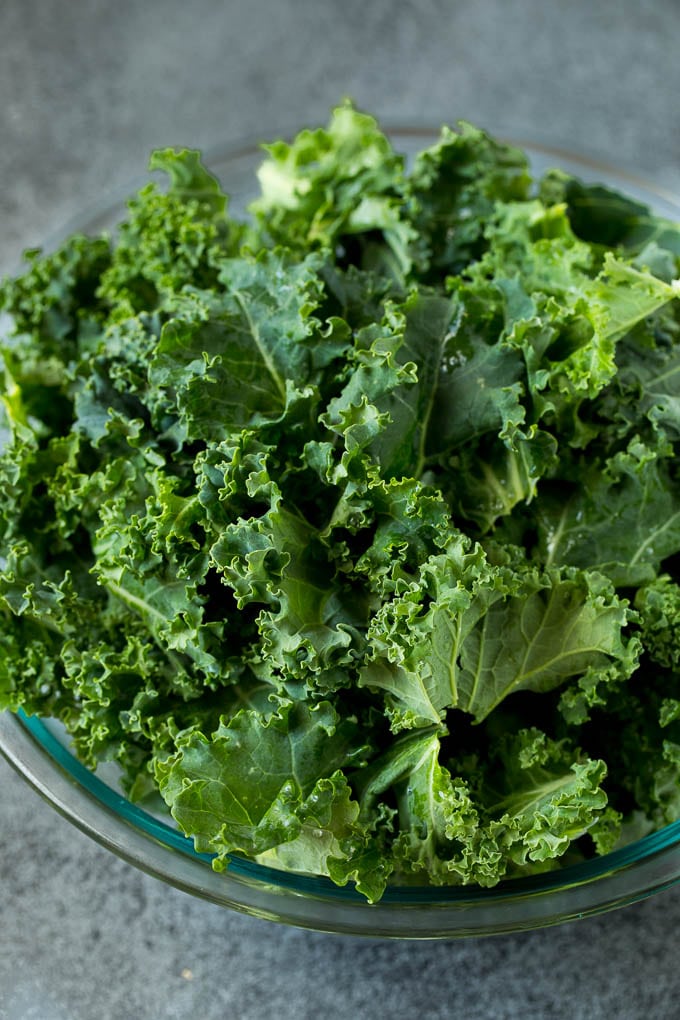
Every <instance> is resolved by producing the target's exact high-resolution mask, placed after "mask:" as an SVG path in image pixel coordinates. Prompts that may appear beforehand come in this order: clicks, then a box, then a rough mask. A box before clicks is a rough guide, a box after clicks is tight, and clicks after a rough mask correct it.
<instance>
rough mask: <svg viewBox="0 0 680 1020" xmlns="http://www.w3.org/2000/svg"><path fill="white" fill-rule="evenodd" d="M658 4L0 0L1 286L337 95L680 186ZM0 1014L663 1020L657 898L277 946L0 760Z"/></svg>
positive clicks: (276, 938) (309, 938) (256, 925)
mask: <svg viewBox="0 0 680 1020" xmlns="http://www.w3.org/2000/svg"><path fill="white" fill-rule="evenodd" d="M679 46H680V5H678V4H677V3H676V2H675V0H656V2H655V0H618V2H616V3H615V2H609V0H606V2H600V3H597V2H593V0H590V2H581V0H575V2H571V3H569V4H559V3H555V2H553V3H551V2H549V0H515V2H513V3H507V2H503V0H460V2H458V0H448V2H447V0H418V2H412V3H403V2H397V0H371V2H367V0H343V2H342V3H332V2H328V0H268V2H266V0H247V2H246V0H232V2H231V3H225V2H224V0H222V2H219V0H193V2H192V3H190V4H189V3H182V2H180V0H146V2H145V3H134V2H133V0H119V2H118V3H117V4H110V3H106V2H104V0H73V2H69V3H66V2H64V0H62V2H58V0H2V4H0V223H1V224H2V229H1V231H0V270H1V269H7V268H8V267H10V266H12V265H14V264H16V262H17V260H18V258H19V255H20V252H21V250H22V248H24V247H29V246H33V245H35V244H38V243H40V241H41V240H42V239H43V238H44V237H46V236H48V235H49V234H50V233H52V232H53V231H54V230H57V229H58V228H59V227H60V226H61V225H62V224H63V223H64V222H65V221H68V220H69V219H71V218H72V217H73V216H74V215H76V214H77V213H78V212H79V210H81V209H82V208H83V207H88V206H91V205H92V204H97V203H99V202H100V201H101V199H102V197H103V196H104V195H106V194H107V193H111V192H116V191H119V190H120V188H121V186H123V185H124V184H125V182H126V181H128V180H129V179H131V178H135V177H139V175H140V174H142V173H143V172H144V168H145V165H146V159H147V155H148V152H149V150H150V149H151V148H152V147H154V146H158V145H173V144H187V145H192V146H201V147H206V146H207V147H211V146H214V145H215V144H217V143H223V142H227V141H230V140H236V139H241V138H244V137H247V138H253V137H257V136H261V137H269V136H272V135H275V134H277V133H279V132H281V131H283V132H289V131H290V130H291V129H294V128H295V127H296V126H299V125H302V124H303V123H306V122H316V121H319V120H321V119H323V118H324V117H325V116H326V113H327V111H328V108H329V107H330V106H331V105H332V104H333V103H334V102H335V101H336V100H337V99H339V98H340V97H341V96H343V95H352V96H354V97H355V98H356V100H357V101H358V102H359V103H360V104H361V105H362V106H364V107H366V108H370V109H371V110H372V111H374V112H376V113H378V114H379V115H380V116H381V117H383V118H385V119H386V120H387V121H390V122H393V123H394V122H402V123H404V122H414V121H415V122H418V121H423V120H425V121H427V122H435V123H436V122H439V121H443V120H453V119H455V118H457V117H465V118H466V119H469V120H474V121H477V122H479V123H481V124H483V125H485V126H488V127H491V128H493V129H496V130H500V131H503V132H504V133H505V134H508V135H514V136H516V137H525V138H533V139H536V140H539V141H547V142H550V143H552V144H555V145H561V146H563V147H566V148H573V149H576V150H580V151H581V152H586V153H593V154H595V155H599V156H600V157H602V158H604V159H606V160H609V161H610V162H612V163H617V164H619V165H622V166H625V167H629V168H637V169H638V170H639V171H640V172H641V173H643V174H645V175H646V176H648V177H650V178H651V179H653V180H655V181H656V182H657V183H659V184H661V185H664V186H666V187H669V188H671V189H677V190H680V132H679V131H678V107H677V97H678V94H679V92H680V88H679V87H680V61H679V60H678V49H679ZM0 895H1V900H0V903H1V907H0V1020H174V1018H177V1020H179V1018H184V1017H189V1016H191V1017H196V1018H200V1020H217V1018H223V1017H224V1018H229V1020H232V1018H233V1020H260V1018H262V1020H264V1018H267V1020H269V1018H271V1017H275V1018H277V1020H287V1018H289V1017H290V1018H293V1017H295V1018H296V1020H306V1018H310V1020H311V1018H312V1017H317V1016H319V1015H322V1016H325V1017H328V1018H329V1020H350V1018H352V1020H355V1018H356V1020H373V1018H375V1020H378V1018H382V1017H386V1018H392V1017H394V1018H397V1020H398V1018H401V1017H404V1018H406V1017H411V1016H413V1015H422V1016H424V1017H427V1018H448V1017H457V1018H461V1020H514V1018H520V1017H521V1018H524V1017H529V1016H530V1017H532V1018H536V1020H542V1018H551V1020H638V1018H639V1020H642V1018H647V1017H650V1018H654V1020H674V1018H675V1017H677V1016H678V1015H680V1006H678V1000H679V998H680V975H679V973H678V969H677V963H676V960H677V932H678V930H680V890H675V891H673V890H671V891H669V892H667V893H665V894H663V895H661V896H659V897H656V898H655V899H653V900H650V901H647V902H645V903H642V904H638V905H636V906H634V907H631V908H628V909H627V910H625V911H623V912H617V913H614V914H610V915H608V916H606V917H602V918H596V919H591V920H588V921H583V922H580V923H578V924H576V925H570V926H566V927H562V928H558V929H552V930H548V931H543V932H535V933H532V934H528V935H519V936H506V937H503V938H500V939H495V940H473V941H469V942H464V943H455V944H454V943H451V944H434V943H430V944H406V943H404V944H396V943H386V942H367V941H363V940H359V941H356V940H351V939H343V938H339V937H333V936H324V935H317V934H314V933H309V932H301V931H296V930H289V929H285V928H283V927H280V926H276V925H274V924H271V923H268V922H265V921H260V920H256V919H253V918H247V917H242V916H240V915H238V914H235V913H230V912H228V911H224V910H220V909H219V908H217V907H213V906H211V905H209V904H206V903H202V902H200V901H198V900H194V899H192V898H190V897H189V896H187V895H185V894H183V893H180V892H177V891H175V890H173V889H170V888H167V887H165V886H164V885H162V884H161V883H159V882H157V881H155V880H154V879H151V878H148V877H147V876H145V875H143V874H141V873H139V872H137V871H135V870H134V869H132V868H130V867H129V866H127V865H125V864H123V863H122V862H120V861H119V860H117V859H116V858H115V857H113V856H112V855H110V854H109V853H107V852H106V851H104V850H101V849H100V848H99V847H97V846H96V845H95V844H94V843H92V842H91V841H89V840H88V839H87V838H86V837H85V836H83V835H81V834H80V833H79V832H77V831H76V830H75V829H73V828H72V827H71V826H70V825H69V824H68V823H67V822H65V821H63V820H62V819H61V818H59V817H58V816H57V815H56V814H55V813H54V812H53V811H52V810H51V809H50V808H49V807H48V806H47V805H46V804H44V803H42V801H40V800H39V799H38V798H37V796H36V795H34V794H33V793H32V792H31V791H30V790H29V789H28V788H27V787H26V786H25V785H24V784H23V783H22V782H21V781H20V780H19V779H18V778H17V777H16V776H15V775H14V774H13V773H12V772H11V771H10V769H9V767H8V766H7V765H6V764H5V763H4V762H3V761H0Z"/></svg>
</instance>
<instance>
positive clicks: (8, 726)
mask: <svg viewBox="0 0 680 1020" xmlns="http://www.w3.org/2000/svg"><path fill="white" fill-rule="evenodd" d="M390 134H391V137H392V138H393V140H394V143H395V145H396V147H397V148H398V149H399V150H400V151H401V152H404V153H405V154H406V155H407V156H411V155H413V154H414V153H415V152H417V151H418V150H419V149H421V148H423V147H424V146H426V145H427V144H429V143H430V142H432V141H433V140H434V138H435V137H436V134H437V132H436V131H435V130H433V129H432V128H419V129H407V130H394V131H392V132H390ZM519 144H521V145H522V146H523V148H525V149H526V150H527V151H528V153H529V155H530V157H531V160H532V165H533V168H534V170H535V172H536V173H538V174H540V173H542V172H543V171H545V170H546V169H548V168H550V167H553V166H559V167H561V168H562V169H564V170H567V171H569V172H571V173H575V174H577V175H578V176H580V177H581V178H583V179H584V180H586V181H599V182H604V183H606V184H609V185H611V186H613V187H616V188H619V189H620V190H622V191H625V192H626V193H628V194H629V195H632V196H633V197H635V198H639V199H641V200H642V201H645V202H647V203H649V204H650V205H652V206H653V207H654V208H655V209H656V210H657V211H658V212H659V213H661V214H662V215H665V216H668V217H669V218H671V219H675V220H678V219H680V201H678V200H676V199H675V198H674V197H673V196H672V195H666V194H663V193H661V192H660V191H659V190H658V189H655V188H654V187H653V186H651V185H648V184H646V183H645V182H644V181H641V180H638V179H636V178H634V177H632V176H629V175H627V174H625V173H621V172H620V171H616V170H613V169H611V168H609V167H607V166H603V165H600V164H598V163H596V162H593V161H589V160H585V159H583V158H579V157H575V156H573V155H570V154H569V153H568V152H566V151H559V150H555V149H547V148H542V147H539V146H536V145H531V144H526V143H523V142H521V140H520V142H519ZM260 160H261V153H260V151H259V150H258V149H257V148H256V147H255V146H244V147H243V148H240V149H233V148H232V149H231V150H226V151H225V150H222V151H216V152H215V153H213V154H212V155H211V154H208V155H207V163H208V165H209V166H210V168H211V169H212V170H213V171H214V172H215V173H216V175H217V176H218V177H219V178H220V180H221V182H222V184H223V187H224V189H225V190H226V191H227V192H228V193H229V194H230V195H231V199H232V205H231V208H232V209H234V208H235V209H236V210H237V211H238V209H239V207H241V208H242V207H243V206H244V205H245V203H246V202H247V201H248V199H249V198H250V197H252V193H253V190H254V187H255V176H254V172H255V169H256V167H257V165H258V163H259V162H260ZM132 190H134V186H133V187H132V188H131V189H129V191H132ZM129 191H128V192H126V193H129ZM121 213H122V202H114V203H112V204H109V205H108V206H107V208H105V209H103V210H98V211H97V212H95V213H93V214H91V215H89V216H87V215H86V216H83V217H82V218H81V219H79V220H78V222H77V223H71V224H69V225H68V226H67V228H66V229H65V230H64V232H63V233H64V235H65V234H67V233H70V232H72V231H73V230H76V229H78V230H82V231H85V232H88V231H89V232H92V231H97V230H102V229H105V228H111V227H112V226H114V225H115V223H116V221H117V219H119V218H120V216H121ZM57 240H58V238H55V239H54V241H55V242H56V241H57ZM0 751H2V753H3V754H4V756H5V757H6V758H7V760H8V761H9V762H10V764H11V765H13V766H14V767H15V768H16V770H17V771H18V772H19V773H20V774H21V775H22V776H24V778H25V779H26V780H27V781H28V782H29V783H30V784H31V786H33V787H34V789H35V790H37V791H38V793H40V794H41V795H42V796H43V797H45V798H46V799H47V800H48V801H49V802H50V803H51V804H52V805H53V806H54V807H55V808H56V809H57V810H58V811H59V812H60V813H61V814H62V815H64V816H65V817H66V818H68V819H69V820H70V821H71V822H73V823H74V824H75V825H77V826H78V827H79V828H80V829H82V830H83V831H84V832H86V833H87V834H88V835H90V836H92V837H93V838H94V839H96V840H97V841H98V842H99V843H101V844H102V845H103V846H105V847H108V849H110V850H113V851H114V852H115V853H117V854H118V855H119V856H120V857H123V858H124V859H125V860H127V861H129V862H130V863H131V864H134V865H136V866H137V867H139V868H141V869H142V870H143V871H146V872H148V873H149V874H151V875H155V876H156V877H157V878H160V879H162V880H163V881H165V882H169V883H170V884H171V885H174V886H177V887H178V888H180V889H183V890H185V891H186V892H189V893H192V894H193V895H195V896H201V897H203V898H204V899H207V900H211V901H212V902H214V903H218V904H220V905H222V906H226V907H232V908H234V909H236V910H240V911H242V912H244V913H246V914H253V915H256V916H258V917H265V918H268V919H270V920H276V921H283V922H285V923H288V924H294V925H297V926H300V927H304V928H312V929H316V930H319V931H327V932H341V933H345V934H355V935H370V936H381V937H390V938H410V939H422V938H454V937H463V936H471V935H490V934H495V933H501V932H510V931H519V930H526V929H531V928H539V927H544V926H546V925H552V924H558V923H560V922H563V921H568V920H573V919H575V918H580V917H586V916H588V915H591V914H596V913H601V912H603V911H606V910H612V909H614V908H615V907H622V906H625V905H627V904H629V903H633V902H635V901H636V900H639V899H642V898H644V897H646V896H650V895H651V894H652V893H656V892H659V891H660V890H662V889H665V888H667V887H668V886H671V885H673V884H674V883H675V882H677V881H678V880H680V822H676V823H674V824H673V825H669V826H666V828H664V829H661V830H659V831H658V832H655V833H653V834H651V835H649V836H646V837H645V838H644V839H641V840H638V841H637V842H635V843H631V844H630V845H629V846H627V847H624V848H623V849H620V850H617V851H615V852H613V853H611V854H607V855H606V856H604V857H599V858H596V859H594V860H591V861H587V862H584V863H582V864H577V865H573V866H571V867H565V868H563V869H561V870H557V871H553V872H548V873H546V874H542V875H537V876H535V877H533V878H524V879H513V880H510V881H506V882H502V883H501V884H500V885H498V886H496V887H495V888H493V889H481V888H476V887H475V888H471V887H466V888H460V887H454V888H439V887H430V886H423V887H413V886H410V887H408V888H399V887H392V888H390V889H388V890H387V892H386V893H385V895H384V897H383V898H382V900H381V901H380V902H379V903H377V904H373V905H371V904H368V903H367V902H366V900H365V899H364V898H363V897H362V896H361V895H359V894H358V893H356V892H355V890H354V889H353V888H351V887H347V888H338V887H337V886H335V885H333V883H332V882H330V881H329V880H326V879H323V878H316V877H313V876H309V875H303V874H296V873H293V872H286V871H279V870H275V869H273V868H269V867H264V866H262V865H259V864H256V863H254V862H253V861H249V860H246V859H244V858H241V857H237V856H233V858H232V861H231V864H230V866H229V868H228V869H227V871H226V872H222V873H218V872H215V871H213V870H212V868H211V859H210V857H209V856H208V855H206V854H200V853H197V852H196V851H195V850H194V846H193V842H192V841H191V840H190V839H187V838H186V837H184V836H183V835H182V834H181V833H179V832H178V831H177V830H176V829H175V828H173V826H172V823H171V820H169V819H168V820H167V821H166V820H164V819H163V818H162V817H159V816H155V815H153V814H151V813H149V812H148V811H147V810H144V809H143V808H141V807H139V806H137V805H134V804H131V803H130V802H129V801H128V800H126V798H125V797H124V796H122V794H121V793H120V792H119V790H118V789H117V787H116V778H115V774H114V773H112V771H111V768H110V767H104V768H102V769H100V770H98V772H97V774H94V773H93V772H91V771H89V770H88V769H86V768H85V767H84V766H83V765H82V764H81V763H80V762H79V761H77V759H76V758H75V757H74V756H73V755H72V754H71V752H70V750H69V747H68V742H67V739H66V738H65V737H64V735H63V733H62V732H61V731H60V728H59V727H58V726H56V725H55V724H54V723H52V722H50V721H45V720H41V719H38V718H35V717H31V718H29V717H27V716H25V715H23V714H22V713H19V714H17V715H12V714H10V713H7V712H5V713H2V714H0Z"/></svg>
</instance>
